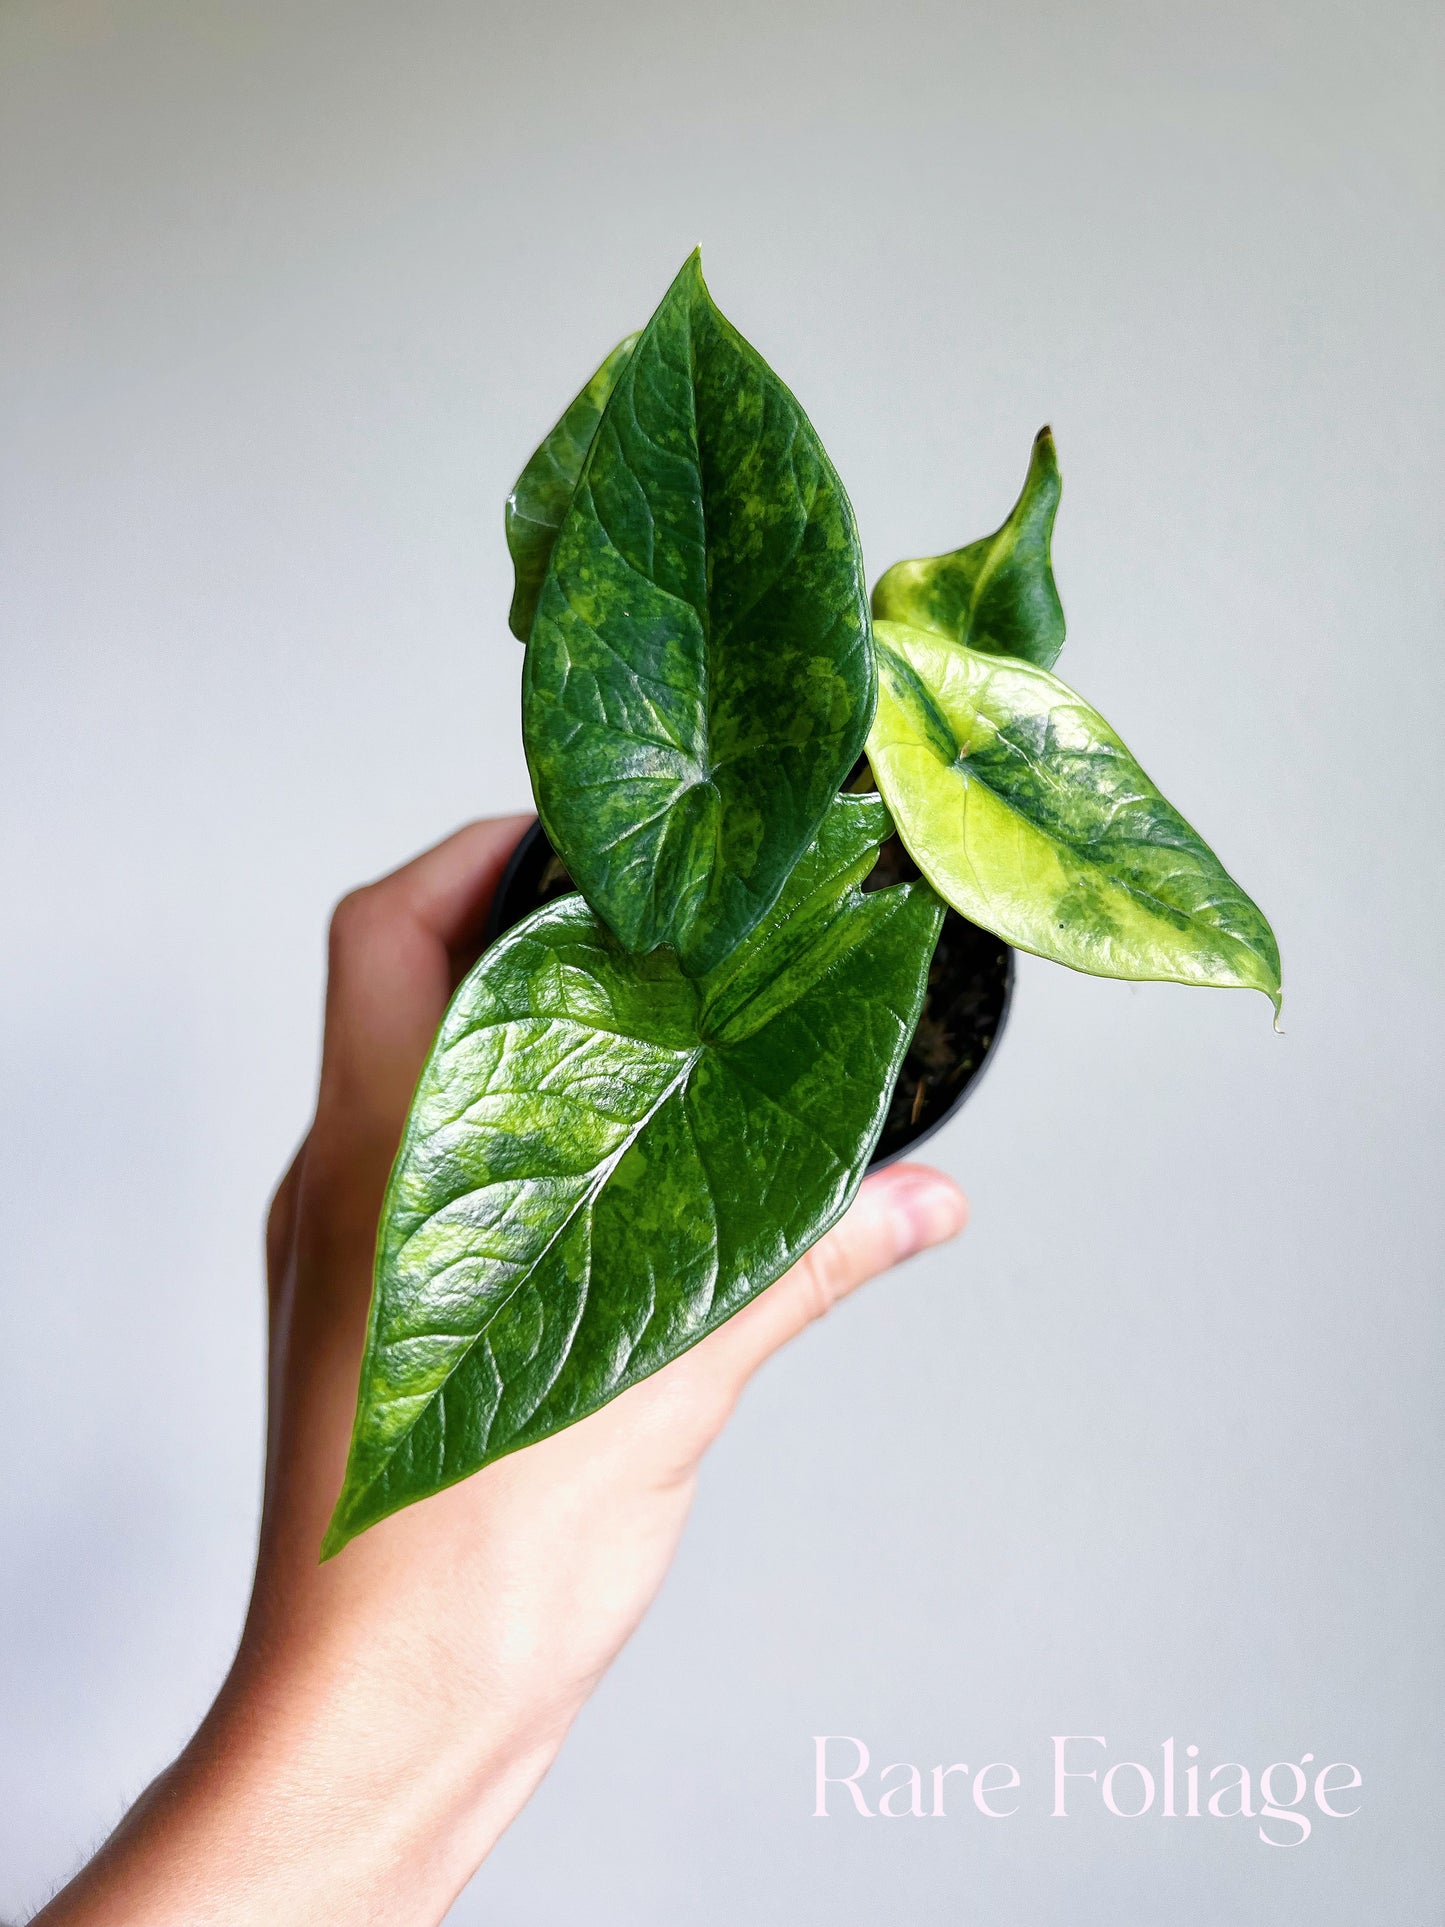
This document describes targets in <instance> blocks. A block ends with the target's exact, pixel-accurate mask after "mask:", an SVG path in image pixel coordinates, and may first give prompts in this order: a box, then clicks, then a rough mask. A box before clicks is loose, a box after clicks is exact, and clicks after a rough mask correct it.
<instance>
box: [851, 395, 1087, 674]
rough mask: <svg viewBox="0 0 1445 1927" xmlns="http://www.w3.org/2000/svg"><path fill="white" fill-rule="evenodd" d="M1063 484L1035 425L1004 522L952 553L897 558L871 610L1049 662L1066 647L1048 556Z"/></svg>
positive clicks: (1046, 438) (1043, 432)
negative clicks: (912, 559)
mask: <svg viewBox="0 0 1445 1927" xmlns="http://www.w3.org/2000/svg"><path fill="white" fill-rule="evenodd" d="M1061 487H1062V484H1061V482H1060V480H1059V465H1058V462H1057V460H1056V459H1055V455H1054V438H1053V436H1052V434H1051V433H1050V432H1049V430H1048V429H1047V428H1041V429H1040V430H1039V432H1038V436H1037V438H1036V439H1035V442H1034V446H1033V453H1032V454H1031V455H1030V457H1029V472H1028V474H1027V476H1026V477H1025V479H1024V486H1023V493H1022V494H1021V495H1020V496H1019V499H1018V501H1017V502H1015V503H1014V506H1013V509H1012V511H1011V512H1010V515H1009V518H1008V520H1007V521H1006V522H1005V523H1004V525H1003V527H1002V528H1001V529H998V530H997V531H996V532H995V533H994V534H993V535H986V536H985V537H984V538H983V540H982V541H981V542H970V543H969V545H968V547H967V548H963V549H955V550H954V551H953V552H952V554H950V555H933V556H927V557H925V558H924V559H923V560H922V561H918V562H895V563H894V565H893V567H892V568H891V569H889V570H888V572H887V574H886V575H884V576H882V577H880V578H879V581H878V585H877V587H876V588H875V589H874V591H873V613H874V615H875V616H878V617H880V618H881V619H882V620H884V621H887V622H906V623H908V624H910V625H911V626H912V627H913V628H915V629H929V630H932V631H933V632H934V633H935V634H937V635H940V636H948V637H949V638H950V639H951V640H952V641H954V642H961V643H963V644H965V645H966V646H967V647H968V648H970V649H982V650H985V651H987V653H989V654H990V655H995V656H1018V657H1021V658H1022V659H1023V661H1025V662H1032V663H1036V664H1037V665H1038V667H1039V668H1040V669H1052V668H1053V666H1054V663H1055V662H1056V661H1057V659H1058V654H1059V651H1060V649H1062V648H1063V646H1064V611H1063V608H1062V606H1061V605H1060V602H1059V592H1058V590H1057V589H1056V588H1055V586H1054V571H1053V564H1052V562H1051V560H1050V556H1049V544H1050V541H1051V539H1052V536H1053V530H1054V514H1055V511H1056V510H1057V508H1058V506H1059V493H1060V489H1061Z"/></svg>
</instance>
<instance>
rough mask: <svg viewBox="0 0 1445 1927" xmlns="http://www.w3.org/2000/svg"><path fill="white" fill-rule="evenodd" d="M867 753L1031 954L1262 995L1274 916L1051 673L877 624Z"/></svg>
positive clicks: (995, 918) (895, 807)
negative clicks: (874, 698)
mask: <svg viewBox="0 0 1445 1927" xmlns="http://www.w3.org/2000/svg"><path fill="white" fill-rule="evenodd" d="M875 644H876V649H877V656H878V663H879V683H880V687H879V699H878V712H877V716H876V718H875V720H874V724H873V730H872V733H871V735H870V736H869V739H868V760H869V762H870V763H871V764H872V766H873V771H874V774H875V776H876V778H877V781H878V786H879V789H880V790H881V791H882V793H883V796H884V799H885V800H886V802H887V804H888V806H889V808H890V809H891V810H892V812H893V816H894V820H895V821H896V823H897V825H898V833H899V835H900V836H901V837H902V839H903V841H904V843H905V844H906V845H907V847H908V849H909V851H910V852H911V853H912V856H913V859H914V861H915V862H916V863H917V864H918V867H919V869H920V870H922V872H923V874H924V875H925V876H926V877H927V878H928V879H929V881H930V882H931V883H932V884H933V886H934V888H935V889H937V890H938V891H939V892H940V894H941V895H943V896H944V897H946V898H947V899H948V901H949V902H950V903H951V904H953V906H954V907H955V909H957V910H960V911H961V912H962V913H963V915H964V916H966V917H969V918H971V919H972V920H973V922H975V923H977V924H981V925H982V926H983V927H984V928H985V929H987V930H992V931H994V932H995V933H996V934H997V935H998V936H1000V937H1002V938H1004V940H1005V941H1006V942H1008V943H1011V944H1016V945H1017V946H1018V947H1019V948H1020V949H1023V950H1032V951H1036V952H1037V953H1038V954H1039V955H1040V956H1043V957H1052V958H1054V959H1055V960H1056V961H1057V962H1059V963H1064V964H1069V965H1071V966H1072V967H1073V968H1074V969H1075V970H1088V971H1093V972H1095V973H1096V974H1098V975H1100V976H1105V977H1135V978H1164V979H1168V980H1169V981H1171V982H1175V983H1186V984H1217V985H1222V986H1235V987H1240V988H1247V989H1254V990H1262V991H1263V992H1264V993H1265V995H1266V996H1268V997H1269V998H1270V999H1271V1001H1272V1002H1273V1003H1274V1005H1275V1008H1276V1010H1278V1008H1279V994H1280V971H1279V951H1278V948H1277V947H1276V944H1275V940H1274V935H1273V932H1272V931H1271V930H1270V927H1269V925H1268V923H1267V922H1266V921H1265V919H1264V916H1263V914H1262V913H1261V912H1260V910H1259V909H1258V908H1257V907H1256V905H1255V904H1254V903H1252V902H1251V900H1250V899H1249V898H1248V897H1247V896H1246V895H1245V894H1244V892H1243V891H1242V890H1241V889H1240V888H1239V886H1238V884H1236V883H1235V882H1234V881H1233V879H1232V878H1231V877H1230V876H1229V875H1228V874H1227V873H1226V872H1225V870H1224V868H1223V866H1222V865H1221V864H1220V862H1219V860H1218V858H1217V857H1216V856H1215V855H1214V854H1213V852H1212V851H1211V850H1210V849H1209V848H1208V846H1207V845H1206V844H1205V843H1203V842H1202V841H1201V840H1200V838H1199V837H1198V836H1197V835H1196V834H1195V832H1194V831H1193V830H1192V829H1191V828H1190V827H1189V825H1188V824H1187V823H1186V822H1185V821H1184V819H1183V817H1182V816H1180V815H1179V813H1178V811H1177V810H1175V809H1173V808H1172V807H1171V806H1170V804H1168V803H1167V802H1166V801H1165V800H1164V798H1163V797H1162V796H1161V795H1160V793H1159V791H1158V790H1157V789H1156V788H1155V787H1154V785H1153V783H1151V782H1150V780H1149V778H1148V777H1147V776H1146V775H1145V774H1144V772H1143V770H1142V769H1141V768H1140V767H1139V765H1138V763H1137V762H1135V760H1134V758H1133V757H1132V756H1131V755H1130V753H1129V751H1128V750H1127V749H1126V748H1125V747H1124V745H1123V743H1122V742H1120V740H1119V738H1118V737H1117V736H1116V735H1115V734H1114V732H1113V730H1112V729H1110V727H1109V725H1108V724H1107V723H1106V722H1105V721H1104V719H1103V717H1102V716H1100V715H1099V714H1098V713H1097V711H1095V710H1093V709H1091V708H1090V707H1089V706H1088V704H1087V703H1085V702H1083V701H1081V700H1080V698H1079V697H1078V696H1076V695H1075V694H1074V692H1073V691H1072V690H1071V689H1068V688H1066V687H1065V686H1064V684H1063V683H1061V682H1060V681H1058V679H1057V678H1056V677H1054V676H1051V675H1050V674H1048V672H1047V671H1046V670H1042V669H1037V668H1035V667H1034V666H1033V665H1032V664H1029V663H1023V662H1019V661H1017V660H1012V661H1011V660H1009V659H1008V658H1005V657H999V656H987V655H982V654H979V653H977V652H976V651H974V650H970V649H964V648H960V647H959V646H958V645H957V644H956V643H953V642H950V641H946V640H945V639H944V638H943V637H941V636H938V635H931V634H928V633H927V632H925V631H923V630H920V629H911V628H907V627H905V626H903V625H901V624H898V623H891V622H880V623H878V624H877V625H876V629H875Z"/></svg>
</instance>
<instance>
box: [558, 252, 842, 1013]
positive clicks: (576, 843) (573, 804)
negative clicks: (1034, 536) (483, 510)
mask: <svg viewBox="0 0 1445 1927" xmlns="http://www.w3.org/2000/svg"><path fill="white" fill-rule="evenodd" d="M873 689H874V671H873V664H872V659H871V653H870V648H869V641H868V614H867V601H866V596H865V593H864V588H863V569H862V558H861V555H860V553H859V548H858V539H857V533H856V530H855V527H854V523H853V515H852V511H851V509H850V508H849V505H848V501H847V498H846V496H845V495H844V493H843V489H842V485H841V483H840V482H839V481H838V478H837V476H836V474H835V473H834V471H833V468H832V466H831V464H830V463H829V461H828V459H827V456H826V455H825V454H824V453H823V449H822V445H821V443H820V442H819V441H818V438H817V436H816V435H815V434H814V432H813V430H812V428H811V426H810V425H809V423H808V420H807V417H806V416H805V415H804V414H803V411H802V410H801V408H800V407H799V406H798V404H797V402H796V401H795V400H794V399H793V397H792V395H791V394H790V393H789V392H788V390H787V389H786V388H785V387H784V386H783V384H782V383H781V382H780V381H779V380H778V379H777V377H776V376H775V375H774V374H773V373H772V371H771V370H770V369H769V368H768V366H767V365H766V363H765V362H764V361H763V360H762V359H761V357H760V356H759V355H758V354H757V353H756V352H755V350H753V349H752V348H750V347H749V346H748V344H747V343H746V342H745V341H744V340H743V339H742V337H741V336H740V335H739V334H738V333H737V331H736V330H735V329H734V328H733V327H732V326H731V325H730V323H729V322H728V321H727V320H725V318H724V317H723V316H722V315H721V314H720V313H719V312H718V310H717V308H716V307H715V306H714V305H713V302H712V300H711V298H710V296H709V295H708V292H707V288H706V287H705V285H704V283H703V279H702V271H701V268H700V267H699V265H698V261H697V257H696V256H694V257H693V258H692V259H691V260H689V261H688V262H687V264H686V265H685V267H684V268H683V270H682V272H681V273H680V274H679V275H678V277H677V280H676V281H675V282H674V283H673V285H672V287H671V288H670V289H669V291H668V293H667V295H666V297H665V298H664V300H663V302H662V305H661V306H660V307H659V309H658V311H657V313H656V314H655V315H654V316H653V318H652V320H651V321H650V322H649V323H648V326H647V328H646V329H645V330H644V332H643V334H642V336H641V338H640V339H639V341H638V343H637V346H636V348H635V349H634V350H633V352H632V355H631V357H630V358H629V360H628V361H627V364H626V366H625V367H624V368H623V370H622V371H621V374H620V375H619V377H618V380H617V385H616V387H615V388H614V390H613V393H612V397H611V399H610V400H609V402H608V403H607V406H606V409H605V410H604V412H603V416H602V420H601V424H600V426H599V427H598V430H597V433H596V436H595V438H594V440H593V443H592V447H591V450H590V452H589V454H588V456H587V460H586V463H585V465H584V468H583V472H582V476H581V479H580V480H579V482H578V484H577V488H576V492H575V493H574V495H573V498H572V503H571V506H570V508H569V510H568V512H567V515H566V518H565V520H564V522H563V524H562V528H561V530H560V532H559V534H558V537H557V542H556V546H555V548H554V549H553V552H552V559H551V563H550V565H549V568H548V571H547V576H546V579H545V580H544V582H543V584H542V590H541V595H540V598H539V600H538V604H537V614H536V618H535V620H534V622H533V625H532V632H531V640H530V644H529V646H528V650H527V662H526V668H525V672H524V677H523V699H522V702H523V708H522V721H523V737H524V740H525V744H526V750H527V761H528V766H529V768H530V771H531V776H532V788H533V793H534V794H535V796H536V799H537V807H538V810H539V812H540V814H541V817H542V821H543V823H544V824H545V826H546V829H547V834H548V836H549V837H550V838H551V840H552V843H553V845H554V846H555V848H556V849H557V851H558V853H559V854H560V855H561V857H562V858H563V860H564V861H565V863H566V865H567V868H568V869H569V870H570V872H571V874H572V875H573V877H574V878H575V879H576V881H577V885H578V888H579V889H580V890H581V891H582V893H583V895H584V896H585V897H586V898H587V901H588V902H589V903H590V904H591V905H592V907H593V909H594V910H595V911H596V912H597V914H598V915H599V916H600V917H601V918H602V919H603V920H604V921H605V922H606V923H607V924H609V925H610V926H611V928H612V930H613V931H614V932H615V934H616V935H617V936H618V937H619V938H620V939H621V941H622V942H623V943H624V944H625V945H626V946H627V948H628V949H630V950H633V951H637V952H647V951H651V950H653V949H655V948H656V947H657V946H659V945H664V944H666V945H671V946H673V947H674V948H675V949H676V950H677V952H678V954H679V956H680V957H681V959H682V963H683V966H684V968H685V969H686V970H687V971H688V972H689V973H690V974H692V975H698V974H701V973H702V972H704V971H706V970H708V969H710V968H711V967H712V966H713V965H714V964H716V963H718V962H719V961H720V960H721V959H722V958H723V957H725V956H726V955H727V954H728V952H729V951H730V950H731V949H732V948H733V946H734V945H735V944H737V943H738V942H739V940H740V939H741V938H742V937H744V936H745V935H746V934H747V933H748V931H750V930H751V929H752V928H753V927H754V925H755V924H756V923H757V922H758V921H759V919H760V918H761V917H763V916H764V915H765V914H766V913H767V911H768V909H769V908H770V906H771V905H772V904H773V903H774V901H775V900H776V898H777V896H778V893H779V892H780V890H781V889H782V887H783V883H784V881H785V879H786V877H787V875H788V873H789V871H790V870H791V869H792V867H793V865H794V864H795V863H796V862H797V860H798V858H799V857H800V856H801V855H802V853H803V851H804V850H805V849H806V847H807V845H808V843H809V841H810V839H811V838H812V836H813V835H814V833H815V832H816V830H817V828H818V826H819V824H820V823H821V822H822V819H823V815H824V812H825V811H826V809H827V807H828V803H829V800H830V798H831V797H832V796H833V795H834V794H835V793H836V792H837V790H838V788H839V785H840V784H841V782H842V780H843V778H844V776H845V775H846V774H847V771H848V769H849V767H850V766H851V764H852V763H853V761H854V760H855V758H856V757H857V755H858V754H859V752H860V751H861V749H862V746H863V741H864V738H865V736H866V734H867V730H868V723H869V719H870V716H871V712H872V703H873Z"/></svg>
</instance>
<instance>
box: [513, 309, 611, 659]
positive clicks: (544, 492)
mask: <svg viewBox="0 0 1445 1927" xmlns="http://www.w3.org/2000/svg"><path fill="white" fill-rule="evenodd" d="M636 345H637V336H636V335H629V336H628V337H627V339H626V340H625V341H619V342H618V344H617V346H616V347H615V348H614V349H613V350H612V353H611V354H610V355H609V356H608V357H607V359H606V361H604V362H603V364H602V366H601V367H600V368H599V369H598V370H597V373H596V374H595V375H594V376H593V377H592V379H591V381H589V382H588V384H587V386H586V387H585V388H584V389H583V390H582V392H581V394H580V395H578V396H577V398H576V400H575V401H574V402H573V403H572V405H571V407H570V408H569V409H568V410H567V412H566V414H565V415H564V416H563V417H562V419H561V421H559V422H558V423H557V426H556V427H555V428H554V429H553V430H552V432H551V434H549V435H548V436H547V437H546V439H545V440H544V441H543V443H542V445H541V447H540V448H539V449H538V450H537V452H536V454H535V455H533V457H532V459H531V461H530V462H528V464H527V466H526V467H525V468H524V469H523V470H522V472H521V474H520V475H519V476H518V477H517V485H516V487H515V488H514V489H513V490H512V492H511V494H510V495H509V496H508V497H507V547H508V549H509V550H510V551H511V556H512V568H513V571H514V572H515V576H516V584H515V587H514V588H513V591H512V610H511V614H510V615H509V616H508V618H507V625H508V627H509V628H510V629H511V631H512V634H513V635H514V636H515V637H516V638H517V640H518V641H519V642H525V641H526V640H527V638H528V636H529V635H531V633H532V618H533V616H534V615H535V614H536V613H537V593H538V591H539V590H540V589H541V587H542V578H543V576H544V575H546V573H547V564H548V563H549V562H550V561H551V559H552V547H553V544H554V543H555V542H556V540H557V531H558V529H559V528H561V526H562V518H563V516H564V515H565V514H566V513H567V504H568V503H569V502H570V501H571V500H572V491H573V489H574V488H576V486H577V477H578V476H579V475H580V474H581V473H582V464H583V463H584V462H585V461H586V459H587V451H588V449H589V448H590V447H591V446H592V437H593V436H594V435H595V434H596V433H597V424H598V422H599V421H601V419H602V411H603V409H604V408H605V407H606V406H607V397H608V396H609V395H610V394H611V393H612V390H613V389H614V388H615V387H616V386H617V377H618V376H619V375H620V374H621V372H622V370H623V368H624V367H626V365H627V357H628V356H629V355H630V354H631V353H632V350H633V349H634V348H635V347H636Z"/></svg>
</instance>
